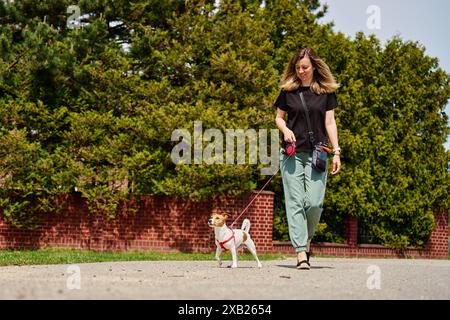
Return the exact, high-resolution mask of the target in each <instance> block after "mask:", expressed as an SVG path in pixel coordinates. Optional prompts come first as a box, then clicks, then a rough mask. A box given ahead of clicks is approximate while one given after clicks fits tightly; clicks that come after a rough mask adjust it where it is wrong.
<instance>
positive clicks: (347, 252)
mask: <svg viewBox="0 0 450 320" xmlns="http://www.w3.org/2000/svg"><path fill="white" fill-rule="evenodd" d="M346 236H347V243H346V244H338V243H315V244H313V245H312V251H313V254H314V255H316V256H333V257H353V258H356V257H367V258H418V259H448V214H447V213H446V212H445V213H437V214H435V229H434V231H433V232H432V233H431V236H430V239H429V241H428V243H427V245H426V246H425V248H424V249H414V248H408V249H406V250H404V251H397V250H393V249H389V248H386V247H385V246H382V245H373V244H358V222H357V220H356V219H355V218H352V217H350V218H347V221H346ZM273 251H274V252H279V253H288V254H294V250H293V249H292V246H291V244H290V242H287V243H286V242H274V248H273Z"/></svg>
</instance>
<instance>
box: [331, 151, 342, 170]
mask: <svg viewBox="0 0 450 320" xmlns="http://www.w3.org/2000/svg"><path fill="white" fill-rule="evenodd" d="M340 170H341V157H340V155H337V154H335V155H334V157H333V171H331V174H332V175H335V174H336V173H338V172H339V171H340Z"/></svg>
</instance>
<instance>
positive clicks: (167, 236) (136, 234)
mask: <svg viewBox="0 0 450 320" xmlns="http://www.w3.org/2000/svg"><path fill="white" fill-rule="evenodd" d="M253 195H254V194H252V195H251V196H242V197H233V196H223V197H214V198H213V199H211V201H205V202H201V203H193V202H186V201H181V200H177V199H174V198H170V197H156V196H155V197H153V196H145V197H143V199H142V200H143V201H142V203H141V205H140V209H139V211H138V212H137V213H136V214H130V213H121V214H119V215H118V216H117V218H116V219H114V220H110V221H108V220H107V219H106V218H105V217H104V216H101V215H94V214H90V213H89V212H88V210H87V207H86V205H85V203H84V202H83V201H82V198H81V197H80V196H79V195H74V196H72V197H70V198H69V200H68V201H69V202H68V210H67V212H65V213H64V214H60V215H55V214H45V215H43V216H41V221H42V223H41V224H40V226H39V228H38V229H36V230H33V231H30V230H19V229H16V228H14V227H12V226H11V225H9V224H7V223H6V222H5V221H4V219H3V217H2V215H1V214H0V249H6V248H10V249H12V248H44V247H70V248H80V249H92V250H99V251H101V250H159V251H188V252H211V251H212V250H215V244H214V232H213V229H211V228H210V227H208V225H207V221H208V218H209V217H210V215H211V214H212V213H214V212H223V213H228V214H229V215H230V216H231V218H232V219H230V221H229V222H228V224H231V223H232V222H233V220H234V218H236V217H237V216H238V215H239V213H240V212H241V210H242V209H244V207H245V206H246V204H247V203H248V201H249V200H250V198H251V197H253ZM272 208H273V193H270V192H262V193H261V194H260V196H259V197H258V198H257V199H256V200H255V201H254V203H253V204H252V206H251V207H250V208H249V209H248V210H247V211H246V213H245V214H244V215H243V216H242V217H241V218H240V219H239V220H238V221H237V222H236V223H235V227H240V226H241V224H242V220H243V219H244V218H249V219H250V221H251V228H250V233H251V235H252V238H253V240H254V242H255V244H256V245H257V247H258V248H259V250H260V251H269V250H270V249H271V247H272V212H273V209H272Z"/></svg>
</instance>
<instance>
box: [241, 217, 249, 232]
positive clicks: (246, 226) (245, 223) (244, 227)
mask: <svg viewBox="0 0 450 320" xmlns="http://www.w3.org/2000/svg"><path fill="white" fill-rule="evenodd" d="M241 229H242V230H243V231H245V232H247V233H248V232H249V231H250V220H248V219H244V221H242V227H241Z"/></svg>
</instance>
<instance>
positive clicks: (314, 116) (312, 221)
mask: <svg viewBox="0 0 450 320" xmlns="http://www.w3.org/2000/svg"><path fill="white" fill-rule="evenodd" d="M338 86H339V85H338V84H337V83H336V80H335V79H334V77H333V75H332V74H331V71H330V68H329V67H328V66H327V65H326V64H325V62H324V61H323V60H322V59H320V58H319V57H318V56H317V54H316V53H315V52H314V50H312V49H310V48H303V49H301V50H300V51H298V52H297V53H295V55H294V56H293V57H292V59H291V60H290V61H289V64H288V66H287V68H286V71H285V73H284V75H283V78H282V83H281V93H280V95H279V96H278V99H277V100H276V102H275V107H276V108H277V117H276V120H275V121H276V124H277V127H278V129H280V131H281V132H282V134H283V142H282V147H283V150H285V149H286V146H287V145H288V144H295V146H296V154H295V155H292V156H291V157H289V156H288V155H286V154H285V152H282V153H281V155H280V158H281V159H280V167H281V176H282V179H283V189H284V195H285V202H286V214H287V218H288V225H289V237H290V239H291V242H292V245H293V246H294V248H295V250H296V252H297V268H298V269H306V270H309V268H310V263H309V256H310V254H309V250H310V243H311V239H312V237H313V235H314V233H315V231H316V228H317V224H318V223H319V220H320V215H321V213H322V206H323V200H324V196H325V187H326V181H327V170H325V172H319V171H318V170H316V169H313V168H312V166H311V161H312V150H313V145H312V143H311V141H310V138H309V135H308V126H307V121H306V118H305V111H304V107H303V106H302V104H301V98H300V93H301V92H303V96H304V99H305V102H306V106H307V108H308V111H309V118H310V123H311V129H312V131H313V132H314V140H315V142H316V143H319V142H321V143H322V144H327V142H328V139H327V136H328V138H329V141H330V143H331V145H332V146H333V153H334V157H333V167H332V172H331V173H332V174H333V175H335V174H336V173H338V172H339V170H340V168H341V161H340V151H341V149H340V148H339V143H338V134H337V126H336V121H335V118H334V109H335V108H336V107H337V105H338V104H337V99H336V94H335V93H334V92H335V90H336V89H337V88H338ZM286 114H287V121H286V120H285V118H286Z"/></svg>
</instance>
